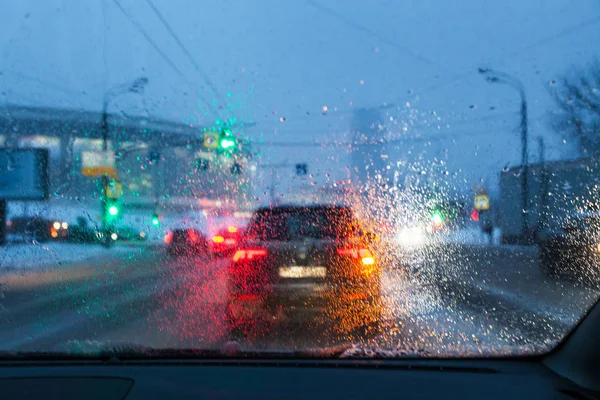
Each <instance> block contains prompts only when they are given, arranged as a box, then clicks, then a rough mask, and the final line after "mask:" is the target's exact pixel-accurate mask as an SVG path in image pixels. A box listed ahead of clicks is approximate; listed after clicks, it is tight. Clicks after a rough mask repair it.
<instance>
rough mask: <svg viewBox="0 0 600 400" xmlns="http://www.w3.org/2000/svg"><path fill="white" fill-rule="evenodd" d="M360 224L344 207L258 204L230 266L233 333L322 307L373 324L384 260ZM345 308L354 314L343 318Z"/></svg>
mask: <svg viewBox="0 0 600 400" xmlns="http://www.w3.org/2000/svg"><path fill="white" fill-rule="evenodd" d="M365 232H366V230H364V229H362V227H361V226H360V225H359V222H358V221H357V219H356V218H355V217H354V214H353V212H352V210H351V209H350V208H349V207H344V206H330V205H319V206H279V207H274V208H262V209H259V210H257V211H256V212H255V214H254V216H253V218H252V220H251V221H250V223H249V225H248V227H247V230H246V233H245V235H244V238H243V239H242V241H241V243H240V244H239V245H238V247H237V249H236V251H235V253H234V255H233V257H232V260H231V263H230V265H229V269H228V295H227V307H226V315H227V320H228V325H229V328H230V331H231V334H232V335H233V336H246V335H249V334H250V332H252V329H253V327H256V326H261V324H265V323H266V324H272V323H279V322H281V323H284V324H285V323H286V322H302V321H304V322H307V321H312V322H314V321H315V320H316V319H315V317H317V316H319V315H321V316H322V317H323V318H324V320H326V321H329V322H331V323H333V325H335V326H337V327H338V328H339V329H344V330H349V331H354V330H358V331H359V332H367V331H370V330H376V329H377V328H378V325H377V324H378V321H379V320H380V319H379V317H380V312H381V307H380V295H381V290H380V273H381V270H380V268H381V267H380V264H379V262H378V260H377V259H376V258H375V256H374V253H373V250H372V248H371V243H372V241H373V236H372V234H365ZM343 310H345V311H343ZM348 310H352V311H351V312H350V313H349V312H348ZM350 314H351V315H352V316H353V317H354V318H355V319H353V321H347V320H342V319H343V318H349V316H350ZM358 321H362V322H358ZM357 323H360V324H361V325H360V326H356V324H357Z"/></svg>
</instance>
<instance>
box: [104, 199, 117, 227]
mask: <svg viewBox="0 0 600 400" xmlns="http://www.w3.org/2000/svg"><path fill="white" fill-rule="evenodd" d="M120 215H121V208H120V207H119V203H118V202H117V200H116V199H110V198H109V199H106V207H105V212H104V218H105V220H106V221H107V222H111V221H114V220H115V219H117V218H118V217H119V216H120Z"/></svg>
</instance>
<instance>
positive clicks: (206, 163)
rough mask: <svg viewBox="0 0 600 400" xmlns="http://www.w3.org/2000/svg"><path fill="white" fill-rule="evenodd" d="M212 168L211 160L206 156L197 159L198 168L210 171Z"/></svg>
mask: <svg viewBox="0 0 600 400" xmlns="http://www.w3.org/2000/svg"><path fill="white" fill-rule="evenodd" d="M209 168H210V162H209V161H208V160H206V159H204V158H199V159H198V160H196V169H198V170H200V171H208V169H209Z"/></svg>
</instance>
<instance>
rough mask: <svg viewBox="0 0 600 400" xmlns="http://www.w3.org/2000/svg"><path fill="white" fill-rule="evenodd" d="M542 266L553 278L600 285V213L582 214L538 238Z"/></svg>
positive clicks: (542, 232) (543, 232) (544, 231)
mask: <svg viewBox="0 0 600 400" xmlns="http://www.w3.org/2000/svg"><path fill="white" fill-rule="evenodd" d="M538 244H539V246H540V263H541V266H542V270H543V272H544V273H545V274H546V275H547V276H549V277H551V278H560V277H571V278H581V279H583V280H588V281H593V282H597V281H598V278H599V277H600V214H599V213H580V214H577V215H574V216H572V217H569V218H567V219H566V220H565V222H564V224H563V225H562V226H561V227H559V228H555V229H552V230H543V231H541V232H540V233H539V235H538Z"/></svg>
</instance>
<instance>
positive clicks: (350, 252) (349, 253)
mask: <svg viewBox="0 0 600 400" xmlns="http://www.w3.org/2000/svg"><path fill="white" fill-rule="evenodd" d="M337 253H338V254H339V255H340V256H346V257H352V258H354V259H360V262H361V263H362V264H364V265H373V264H375V258H374V257H373V254H372V253H371V252H370V251H369V250H367V249H337Z"/></svg>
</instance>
